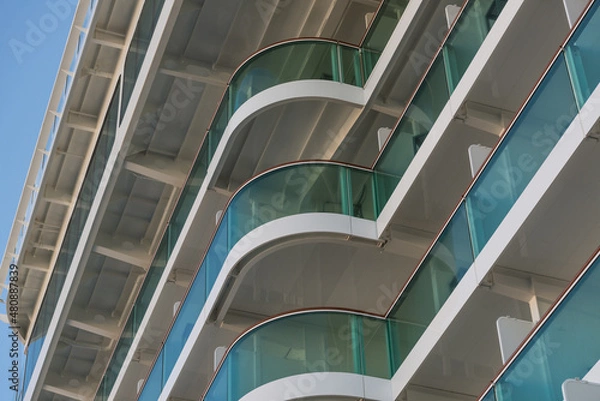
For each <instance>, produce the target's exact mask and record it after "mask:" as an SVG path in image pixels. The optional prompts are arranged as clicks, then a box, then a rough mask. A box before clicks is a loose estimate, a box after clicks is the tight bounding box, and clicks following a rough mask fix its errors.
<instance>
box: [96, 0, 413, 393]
mask: <svg viewBox="0 0 600 401" xmlns="http://www.w3.org/2000/svg"><path fill="white" fill-rule="evenodd" d="M162 3H163V0H153V1H152V2H150V3H149V5H148V10H147V11H146V5H145V6H144V9H143V11H142V16H141V17H140V21H141V22H140V24H148V25H149V29H148V28H144V27H138V28H137V29H136V32H135V34H134V38H135V39H134V42H136V41H141V43H142V44H143V43H145V42H147V41H149V39H150V36H151V32H152V31H153V26H154V25H155V24H156V15H157V14H156V8H159V9H160V7H159V6H160V5H162ZM407 4H408V0H384V2H383V4H382V6H381V7H380V10H379V12H378V13H377V15H376V17H375V18H374V20H373V22H372V24H371V26H370V27H369V31H368V33H367V34H366V36H365V38H364V39H363V43H364V45H365V46H366V47H365V49H364V53H365V57H362V56H361V52H362V51H361V48H359V47H356V46H352V45H349V44H343V43H339V42H335V41H328V40H324V39H294V40H290V41H286V42H281V43H278V44H275V45H272V46H269V47H267V48H265V49H263V50H261V51H259V52H257V53H256V54H254V55H253V56H252V57H250V58H249V59H247V60H246V61H245V62H244V63H243V64H242V65H241V66H240V67H239V68H238V69H237V70H236V71H235V73H234V74H233V76H232V78H231V79H230V82H229V83H228V86H227V88H226V90H225V93H224V95H223V98H222V99H221V103H220V105H219V107H218V109H217V111H216V113H215V115H214V116H213V119H212V122H211V124H210V126H209V129H208V130H207V132H206V134H205V137H204V140H203V143H202V147H201V148H200V150H199V152H198V155H197V156H196V160H195V162H194V165H193V166H192V169H191V171H190V173H189V175H188V178H187V181H186V183H185V186H184V187H183V189H182V192H181V195H180V197H179V200H178V202H177V205H176V207H175V209H174V211H173V215H172V217H171V220H170V222H169V224H168V226H167V227H166V229H165V234H164V235H163V238H162V240H161V243H160V245H159V247H158V250H157V252H156V255H155V257H154V259H153V262H152V265H151V267H150V270H149V272H148V275H147V277H146V279H145V280H144V284H143V286H142V288H141V290H140V294H139V295H138V297H137V299H136V302H135V304H134V306H133V309H132V312H131V314H130V316H129V318H128V320H127V323H126V324H125V328H124V330H123V335H122V336H121V338H120V340H119V342H118V344H117V348H116V349H115V352H114V353H113V357H112V358H111V362H110V365H109V368H108V370H107V372H106V374H105V376H104V379H103V380H102V383H101V385H100V388H99V390H98V392H97V396H96V399H97V400H105V399H107V397H108V395H109V393H110V391H111V389H112V387H113V385H114V383H115V381H116V379H117V375H118V374H119V371H120V370H121V367H122V364H123V361H124V360H125V357H126V355H127V352H128V351H129V348H130V346H131V344H132V342H133V339H134V337H135V336H136V333H137V331H138V328H139V326H140V323H141V320H142V319H143V317H144V315H145V313H146V310H147V308H148V306H149V304H150V300H151V298H152V295H153V294H154V290H155V288H156V285H157V283H158V281H159V280H160V277H161V275H162V273H163V271H164V268H165V266H166V264H167V261H168V260H169V257H170V255H171V252H172V249H173V247H174V245H175V243H176V242H177V240H178V238H179V235H180V234H181V230H182V228H183V225H184V223H185V221H186V220H187V217H188V214H189V212H190V210H191V207H192V204H193V203H194V200H195V199H196V196H197V195H198V192H199V190H200V187H201V186H202V183H203V181H204V178H205V177H206V174H207V170H208V166H209V165H210V163H211V161H212V159H213V157H214V154H215V150H216V148H217V146H218V144H219V142H220V140H221V138H222V136H223V133H224V131H225V128H226V127H227V124H228V122H229V120H230V119H231V117H232V115H233V114H234V112H235V111H236V110H237V109H238V108H239V107H240V106H241V105H242V104H244V102H246V101H247V100H248V99H250V98H251V97H252V96H254V95H256V94H258V93H260V92H262V91H264V90H266V89H268V88H270V87H273V86H276V85H278V84H283V83H286V82H292V81H299V80H305V79H321V80H329V81H334V82H340V83H346V84H350V85H353V86H362V85H363V84H364V82H365V80H366V78H367V77H368V75H369V74H370V72H371V71H372V68H373V67H374V65H375V62H376V61H377V59H378V57H379V54H380V53H381V51H382V50H383V48H384V47H385V45H386V43H387V41H388V39H389V37H390V35H391V33H392V31H393V30H394V28H395V26H396V24H397V22H398V20H399V19H400V17H401V16H402V14H403V12H404V10H405V8H406V6H407ZM152 10H154V11H152ZM144 46H146V45H144ZM144 46H142V49H145V47H144ZM144 53H145V50H144V51H142V52H141V53H140V52H138V51H136V50H135V49H130V51H129V53H128V56H127V60H126V62H125V72H124V75H125V78H124V83H123V86H124V88H123V101H122V104H121V114H122V115H123V114H124V113H125V111H126V109H127V105H128V100H129V97H130V96H131V93H132V91H133V85H134V83H135V81H136V80H137V75H138V73H139V69H140V68H141V67H140V66H141V63H142V61H143V57H144ZM282 60H283V62H282ZM128 65H129V67H128ZM381 175H382V178H381V179H382V180H383V181H384V182H387V180H388V179H389V178H388V179H386V178H385V177H386V174H381ZM391 181H396V180H395V179H392V180H391Z"/></svg>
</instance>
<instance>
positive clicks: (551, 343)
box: [481, 254, 600, 401]
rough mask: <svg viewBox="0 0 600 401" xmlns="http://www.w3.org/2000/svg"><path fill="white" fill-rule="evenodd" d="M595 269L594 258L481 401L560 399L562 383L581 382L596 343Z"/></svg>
mask: <svg viewBox="0 0 600 401" xmlns="http://www.w3.org/2000/svg"><path fill="white" fill-rule="evenodd" d="M599 265H600V259H598V254H597V255H596V260H595V261H593V262H592V263H590V264H589V265H588V266H587V267H586V269H585V271H584V272H583V273H582V274H581V275H580V276H579V277H578V278H577V279H576V280H575V281H574V283H573V284H572V286H571V288H569V290H568V291H567V293H566V294H565V295H564V296H563V298H562V299H561V300H560V301H559V302H558V303H557V305H556V306H555V307H554V308H553V309H552V310H551V311H550V312H549V314H547V315H546V317H545V319H544V320H543V321H542V322H541V323H540V324H539V325H538V327H537V329H536V330H535V331H534V332H533V334H532V335H531V336H530V337H529V339H528V341H527V342H526V343H525V344H524V345H523V346H522V347H521V348H520V350H519V351H518V352H517V354H516V356H515V357H514V358H513V359H512V360H510V362H509V363H508V364H507V365H506V367H505V368H504V369H503V371H502V372H501V374H500V375H499V377H498V378H497V379H496V380H495V381H494V384H493V386H492V387H491V388H490V389H489V391H488V392H487V393H486V395H485V396H482V397H481V399H482V400H485V401H495V400H503V401H521V400H539V401H555V400H562V399H563V393H562V391H561V387H562V386H563V383H564V382H565V381H566V380H569V379H575V378H584V377H585V375H586V374H587V373H588V372H589V371H590V370H591V369H592V368H593V367H594V365H595V364H597V363H598V360H599V359H600V343H599V342H598V340H597V338H596V336H594V335H593V334H592V333H598V331H599V330H600V313H599V311H598V307H597V305H598V288H599V287H600V268H599ZM590 399H592V398H590Z"/></svg>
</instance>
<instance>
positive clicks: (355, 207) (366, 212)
mask: <svg viewBox="0 0 600 401" xmlns="http://www.w3.org/2000/svg"><path fill="white" fill-rule="evenodd" d="M347 171H348V172H349V175H350V187H351V192H350V194H349V195H350V196H351V198H352V199H351V205H352V206H351V209H352V210H351V211H352V216H354V217H361V218H363V219H369V220H375V217H376V216H377V209H376V205H377V199H376V197H375V182H374V180H373V173H372V172H371V171H361V170H358V169H356V170H354V169H348V170H347Z"/></svg>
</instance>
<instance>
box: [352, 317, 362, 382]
mask: <svg viewBox="0 0 600 401" xmlns="http://www.w3.org/2000/svg"><path fill="white" fill-rule="evenodd" d="M361 323H362V321H361V320H360V316H359V315H352V316H350V341H352V343H351V344H352V345H353V346H351V347H350V349H351V350H352V359H353V364H354V373H358V374H362V375H364V374H365V369H364V365H365V364H364V355H363V352H362V350H363V349H364V347H363V344H362V340H363V335H362V334H363V333H362V325H361Z"/></svg>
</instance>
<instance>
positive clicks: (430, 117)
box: [374, 0, 507, 198]
mask: <svg viewBox="0 0 600 401" xmlns="http://www.w3.org/2000/svg"><path fill="white" fill-rule="evenodd" d="M506 1H507V0H473V1H469V2H468V3H467V5H466V6H465V8H464V10H463V11H462V13H461V14H460V15H459V16H458V19H457V21H456V23H455V24H454V27H453V29H452V31H451V32H450V33H449V35H448V37H447V38H446V41H445V42H444V44H443V46H442V48H441V49H440V51H438V53H437V55H436V57H435V59H434V61H433V63H432V64H431V65H430V67H429V70H428V71H427V72H426V74H425V77H424V78H423V80H422V81H421V84H420V86H419V88H418V90H417V91H416V92H415V94H414V96H413V98H412V99H411V100H410V102H409V104H408V107H407V108H406V109H405V111H404V114H403V115H402V117H401V118H400V120H399V121H398V123H397V124H396V127H395V128H394V131H393V133H392V135H391V136H390V139H389V141H388V143H387V145H386V147H385V149H384V151H383V152H382V153H381V155H380V157H379V159H378V160H377V162H376V164H375V166H374V169H375V171H376V172H378V173H384V174H381V179H380V181H379V182H378V188H379V190H380V191H383V193H381V194H380V196H381V197H382V198H389V197H390V196H391V193H392V191H393V190H394V189H395V188H396V186H397V185H398V181H399V180H400V178H401V177H402V176H403V175H404V173H405V172H406V169H407V168H408V166H409V164H410V162H411V161H412V160H413V158H414V157H415V154H416V153H417V151H418V150H419V148H420V147H421V144H422V143H423V141H424V140H425V138H426V137H427V135H428V134H429V132H430V131H431V128H432V126H433V124H434V123H435V121H436V120H437V118H438V117H439V115H440V113H441V112H442V110H443V109H444V107H445V106H446V103H447V102H448V100H449V99H450V95H451V94H452V93H453V92H454V89H455V88H456V85H457V84H458V82H459V81H460V79H461V78H462V76H463V75H464V73H465V71H466V70H467V67H468V66H469V64H470V63H471V61H472V60H473V58H474V57H475V54H476V53H477V51H478V50H479V48H480V47H481V44H482V43H483V41H484V40H485V38H486V37H487V34H488V33H489V31H490V29H491V28H492V26H493V25H494V23H495V21H496V19H497V17H498V15H499V14H500V12H501V11H502V9H503V8H504V5H505V4H506ZM389 177H396V178H397V180H395V181H394V180H390V179H389Z"/></svg>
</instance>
